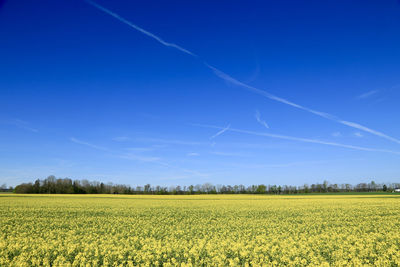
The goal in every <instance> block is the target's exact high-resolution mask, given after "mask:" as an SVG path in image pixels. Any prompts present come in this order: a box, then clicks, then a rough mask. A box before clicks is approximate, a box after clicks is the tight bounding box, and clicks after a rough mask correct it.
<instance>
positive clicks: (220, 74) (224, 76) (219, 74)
mask: <svg viewBox="0 0 400 267" xmlns="http://www.w3.org/2000/svg"><path fill="white" fill-rule="evenodd" d="M85 1H86V2H87V3H88V4H90V5H92V6H93V7H95V8H97V9H99V10H101V11H102V12H104V13H106V14H108V15H110V16H112V17H114V18H116V19H118V20H119V21H121V22H122V23H124V24H126V25H129V26H130V27H131V28H133V29H135V30H137V31H139V32H141V33H143V34H145V35H147V36H148V37H150V38H152V39H154V40H156V41H157V42H159V43H160V44H162V45H164V46H167V47H172V48H175V49H177V50H179V51H181V52H183V53H185V54H188V55H190V56H193V57H195V58H197V59H199V57H198V56H197V55H196V54H194V53H193V52H191V51H189V50H187V49H185V48H183V47H181V46H178V45H176V44H174V43H169V42H166V41H164V40H163V39H161V38H160V37H158V36H157V35H155V34H153V33H151V32H149V31H146V30H144V29H143V28H141V27H139V26H137V25H135V24H133V23H132V22H130V21H128V20H127V19H125V18H123V17H121V16H120V15H118V14H116V13H114V12H112V11H111V10H108V9H107V8H105V7H103V6H101V5H99V4H97V3H95V2H93V1H91V0H85ZM203 64H204V65H205V66H206V67H207V68H209V69H210V70H212V71H213V73H214V74H215V75H216V76H217V77H219V78H221V79H223V80H225V81H227V82H229V83H232V84H234V85H236V86H239V87H241V88H244V89H246V90H248V91H251V92H253V93H256V94H258V95H261V96H263V97H266V98H269V99H271V100H274V101H277V102H280V103H283V104H285V105H289V106H292V107H294V108H297V109H301V110H303V111H306V112H309V113H312V114H314V115H317V116H320V117H322V118H325V119H328V120H331V121H334V122H337V123H340V124H343V125H346V126H348V127H352V128H355V129H358V130H361V131H365V132H368V133H370V134H373V135H376V136H379V137H382V138H385V139H387V140H389V141H392V142H395V143H397V144H400V140H399V139H397V138H394V137H391V136H389V135H387V134H385V133H382V132H380V131H377V130H373V129H371V128H368V127H366V126H363V125H361V124H358V123H355V122H350V121H346V120H342V119H340V118H338V117H336V116H334V115H331V114H328V113H325V112H321V111H317V110H314V109H311V108H308V107H305V106H302V105H299V104H296V103H294V102H291V101H289V100H286V99H284V98H281V97H278V96H275V95H273V94H271V93H269V92H267V91H264V90H261V89H259V88H255V87H253V86H250V85H248V84H245V83H243V82H240V81H238V80H237V79H235V78H233V77H231V76H230V75H228V74H226V73H224V72H223V71H221V70H219V69H217V68H216V67H214V66H212V65H210V64H208V63H207V62H205V61H203Z"/></svg>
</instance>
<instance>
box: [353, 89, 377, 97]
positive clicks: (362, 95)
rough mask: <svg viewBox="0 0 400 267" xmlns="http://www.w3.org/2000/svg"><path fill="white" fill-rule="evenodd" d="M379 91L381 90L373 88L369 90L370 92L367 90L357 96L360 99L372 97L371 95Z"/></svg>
mask: <svg viewBox="0 0 400 267" xmlns="http://www.w3.org/2000/svg"><path fill="white" fill-rule="evenodd" d="M378 92H379V91H378V90H371V91H368V92H366V93H363V94H361V95H359V96H357V98H358V99H365V98H369V97H371V96H373V95H375V94H377V93H378Z"/></svg>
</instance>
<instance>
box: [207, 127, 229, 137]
mask: <svg viewBox="0 0 400 267" xmlns="http://www.w3.org/2000/svg"><path fill="white" fill-rule="evenodd" d="M230 127H231V125H230V124H228V125H227V126H226V127H225V128H222V129H221V130H220V131H218V132H217V133H216V134H214V135H213V136H211V137H210V139H214V138H215V137H218V136H220V135H221V134H223V133H225V132H226V131H228V130H229V128H230Z"/></svg>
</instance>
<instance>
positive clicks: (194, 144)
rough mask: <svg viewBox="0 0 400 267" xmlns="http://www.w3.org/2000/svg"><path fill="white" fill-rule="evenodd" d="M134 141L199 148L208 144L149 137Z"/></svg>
mask: <svg viewBox="0 0 400 267" xmlns="http://www.w3.org/2000/svg"><path fill="white" fill-rule="evenodd" d="M136 140H138V141H142V142H152V143H161V144H172V145H187V146H199V145H207V144H208V143H204V142H196V141H188V140H178V139H162V138H150V137H143V138H137V139H136Z"/></svg>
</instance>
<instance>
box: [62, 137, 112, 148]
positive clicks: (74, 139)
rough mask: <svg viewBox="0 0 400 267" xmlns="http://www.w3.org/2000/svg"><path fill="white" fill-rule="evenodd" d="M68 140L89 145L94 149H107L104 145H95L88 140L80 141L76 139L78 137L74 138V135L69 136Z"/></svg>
mask: <svg viewBox="0 0 400 267" xmlns="http://www.w3.org/2000/svg"><path fill="white" fill-rule="evenodd" d="M69 140H70V141H71V142H74V143H76V144H79V145H84V146H87V147H91V148H94V149H97V150H103V151H108V149H107V148H105V147H101V146H97V145H94V144H91V143H88V142H85V141H82V140H78V139H76V138H74V137H70V138H69Z"/></svg>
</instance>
